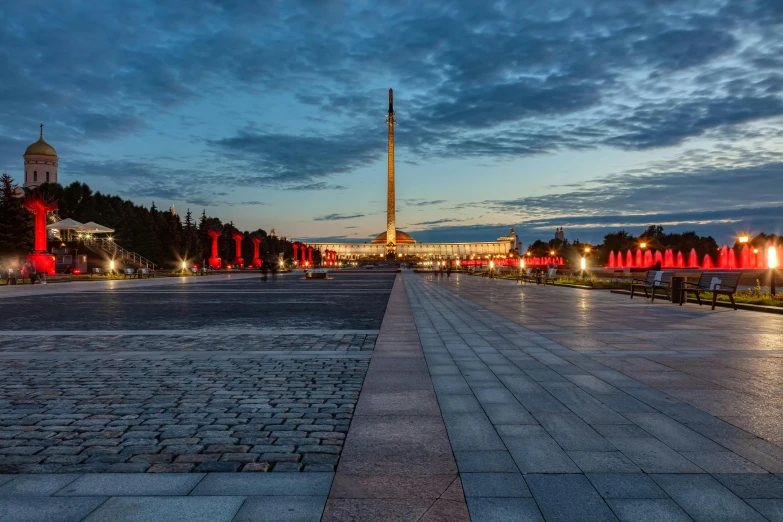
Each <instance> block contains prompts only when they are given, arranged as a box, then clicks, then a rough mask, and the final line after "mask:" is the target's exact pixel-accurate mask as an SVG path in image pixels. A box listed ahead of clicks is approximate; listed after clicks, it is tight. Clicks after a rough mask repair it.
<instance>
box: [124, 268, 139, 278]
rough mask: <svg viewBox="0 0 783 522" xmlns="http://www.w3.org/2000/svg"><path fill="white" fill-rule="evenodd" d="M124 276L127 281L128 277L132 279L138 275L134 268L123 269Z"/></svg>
mask: <svg viewBox="0 0 783 522" xmlns="http://www.w3.org/2000/svg"><path fill="white" fill-rule="evenodd" d="M122 275H123V279H127V278H128V277H130V278H132V277H133V276H134V275H136V270H135V269H133V268H123V269H122Z"/></svg>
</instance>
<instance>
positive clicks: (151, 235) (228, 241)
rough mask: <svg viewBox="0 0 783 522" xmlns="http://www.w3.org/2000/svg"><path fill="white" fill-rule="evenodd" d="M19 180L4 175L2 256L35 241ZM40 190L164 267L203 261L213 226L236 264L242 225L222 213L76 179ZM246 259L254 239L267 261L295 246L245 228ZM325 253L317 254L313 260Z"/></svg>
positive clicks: (63, 213)
mask: <svg viewBox="0 0 783 522" xmlns="http://www.w3.org/2000/svg"><path fill="white" fill-rule="evenodd" d="M14 189H15V185H14V180H13V178H11V176H9V175H7V174H3V175H2V177H0V258H2V257H16V256H21V255H25V254H27V253H29V252H30V250H31V248H32V244H33V221H32V213H31V212H29V211H28V210H26V209H25V208H24V207H23V206H22V201H21V199H19V198H16V197H14ZM39 190H41V191H42V192H44V193H45V194H46V195H47V196H48V197H50V198H54V199H56V200H57V203H58V209H59V210H58V215H59V217H60V218H61V219H66V218H72V219H75V220H76V221H79V222H82V223H86V222H88V221H94V222H96V223H100V224H101V225H104V226H107V227H109V228H113V229H114V230H115V231H114V233H113V237H114V240H115V241H116V242H117V243H118V244H119V245H121V246H122V247H123V248H124V249H126V250H129V251H131V252H135V253H137V254H139V255H141V256H144V257H146V258H147V259H149V260H150V261H152V262H153V263H155V264H157V265H158V266H160V267H162V268H169V267H170V268H176V267H179V266H180V265H181V263H182V261H183V260H184V261H188V262H189V263H202V262H203V261H204V260H205V259H207V258H209V257H210V256H211V255H212V240H211V239H210V237H209V235H208V232H209V230H220V231H222V234H221V236H220V237H219V238H218V255H219V256H220V258H221V259H223V261H224V262H231V261H232V260H233V259H234V257H235V255H236V247H235V243H234V240H233V239H232V237H231V236H233V235H234V233H235V232H237V231H238V229H237V228H236V227H235V226H234V224H233V223H232V222H229V223H223V222H222V221H221V220H220V219H219V218H217V217H210V216H207V214H206V211H202V214H201V217H200V219H198V222H196V219H194V217H193V215H192V213H191V211H190V209H188V210H187V212H186V213H185V219H184V221H183V220H182V219H181V218H180V216H179V215H178V214H176V213H174V212H172V211H170V210H159V209H158V208H157V207H156V206H155V204H154V203H153V204H152V207H150V208H146V207H144V206H141V205H136V204H134V203H133V202H131V201H128V200H125V199H122V198H120V197H118V196H112V195H108V194H102V193H101V192H93V191H92V190H91V189H90V187H89V186H87V184H86V183H79V182H73V183H71V184H70V185H68V186H67V187H62V186H61V185H59V184H56V183H48V184H44V185H41V186H40V187H39ZM242 234H243V236H244V239H243V241H242V258H243V259H244V260H245V264H250V262H251V261H252V260H253V244H252V242H251V240H252V238H254V237H258V238H259V239H261V244H260V245H259V257H260V258H261V259H262V260H266V261H267V262H270V263H272V262H277V259H278V255H279V254H280V253H282V254H283V257H284V259H287V260H290V259H291V257H292V256H293V248H292V244H291V242H290V241H288V240H286V239H285V238H280V237H277V236H270V235H269V234H267V232H266V231H265V230H263V229H260V228H259V229H256V230H253V231H244V232H242ZM319 259H320V258H319V255H318V253H317V252H314V253H313V261H315V262H318V260H319Z"/></svg>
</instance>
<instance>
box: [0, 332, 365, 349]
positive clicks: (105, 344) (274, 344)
mask: <svg viewBox="0 0 783 522" xmlns="http://www.w3.org/2000/svg"><path fill="white" fill-rule="evenodd" d="M31 334H32V335H28V336H18V335H14V336H9V335H7V334H6V335H4V334H3V333H0V352H18V353H25V354H29V353H35V352H49V353H57V354H62V353H67V352H83V351H87V352H101V353H105V352H155V353H165V352H189V351H217V352H246V351H275V350H285V351H288V350H294V351H303V350H304V351H310V352H312V351H362V350H364V351H372V349H373V346H374V345H375V341H376V339H377V338H378V335H377V334H353V333H342V332H341V331H337V332H335V333H312V334H305V335H302V334H254V335H253V334H229V335H226V334H219V333H214V334H197V335H192V334H183V333H175V334H171V333H166V334H160V333H158V334H156V335H139V334H133V333H116V334H112V335H89V336H85V335H84V334H83V333H80V334H77V335H61V334H60V335H41V333H40V332H31Z"/></svg>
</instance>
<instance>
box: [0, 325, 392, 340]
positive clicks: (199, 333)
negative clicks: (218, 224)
mask: <svg viewBox="0 0 783 522" xmlns="http://www.w3.org/2000/svg"><path fill="white" fill-rule="evenodd" d="M378 332H380V330H351V329H348V330H314V329H310V328H302V329H297V328H209V329H193V330H6V331H4V332H0V339H1V338H3V337H35V336H37V337H63V336H69V335H75V336H79V337H87V336H105V335H145V336H156V335H185V336H195V337H209V336H213V335H341V334H342V335H377V334H378Z"/></svg>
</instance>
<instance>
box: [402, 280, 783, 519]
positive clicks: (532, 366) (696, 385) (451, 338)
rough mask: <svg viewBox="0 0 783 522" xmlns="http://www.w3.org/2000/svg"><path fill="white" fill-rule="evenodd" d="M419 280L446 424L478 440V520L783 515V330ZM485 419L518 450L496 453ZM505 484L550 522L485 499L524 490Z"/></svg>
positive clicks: (471, 457) (774, 320)
mask: <svg viewBox="0 0 783 522" xmlns="http://www.w3.org/2000/svg"><path fill="white" fill-rule="evenodd" d="M403 280H404V282H405V285H406V291H407V294H408V298H409V300H410V304H411V309H412V311H413V315H414V320H415V324H416V327H417V329H418V330H419V332H421V335H422V347H423V351H424V356H425V358H426V360H427V363H428V366H429V368H430V373H431V375H432V378H433V383H434V390H435V394H436V397H437V400H438V403H439V405H440V408H441V410H442V411H443V415H444V419H445V421H446V424H447V426H448V425H449V419H450V418H453V419H459V418H460V416H462V417H464V418H466V419H472V420H473V423H472V426H471V427H470V429H472V430H473V431H477V430H478V431H477V433H478V436H476V437H473V439H474V442H473V443H472V444H471V442H470V437H463V436H462V435H461V434H460V432H459V431H458V430H455V431H454V437H451V443H452V449H453V450H455V457H456V463H457V466H458V468H459V471H460V473H461V474H462V475H463V477H464V478H463V481H464V482H465V493H466V496H467V498H468V506H469V508H470V513H471V516H472V517H473V518H474V519H478V518H481V517H485V518H484V519H493V520H494V519H497V520H505V519H509V520H516V519H520V518H521V519H524V518H525V517H528V516H532V517H534V518H535V516H543V517H544V518H545V519H546V520H558V519H562V520H590V519H597V520H617V519H620V520H688V519H690V518H691V517H692V518H694V519H697V520H698V519H703V520H709V519H710V518H709V517H713V519H714V520H722V519H726V520H728V519H732V518H731V517H734V519H737V520H745V519H748V520H754V519H759V518H758V517H761V513H762V512H764V513H767V514H769V516H771V517H773V518H774V516H775V514H776V511H775V510H776V509H777V508H778V505H779V504H778V500H779V498H778V496H777V495H779V492H778V487H777V486H778V481H779V479H778V478H777V477H776V476H774V475H771V474H770V472H772V473H781V472H783V447H781V446H780V442H781V439H780V436H779V435H780V430H779V426H778V425H776V424H775V421H774V419H776V418H779V414H780V412H781V405H780V402H779V398H780V397H781V396H782V395H781V394H782V393H783V377H781V375H783V373H781V372H780V370H781V369H783V364H781V363H780V361H781V359H780V356H781V355H783V352H781V350H779V349H778V341H779V337H775V335H776V334H775V332H779V331H781V329H783V320H781V319H783V318H778V317H766V316H764V317H762V318H759V316H758V315H759V314H757V315H753V314H752V313H749V312H742V313H738V312H734V311H728V310H724V311H722V312H717V311H716V312H712V311H711V310H709V309H704V308H702V309H698V308H693V307H682V308H680V307H677V306H671V305H670V304H668V303H666V302H660V303H658V302H656V303H655V305H654V306H653V305H652V303H650V302H649V301H648V302H642V301H639V300H634V301H629V300H627V299H621V300H618V297H617V296H616V295H612V294H609V293H604V292H600V291H595V292H589V293H580V292H575V291H573V290H571V289H566V288H553V287H551V286H548V287H543V286H536V285H518V284H515V283H514V282H513V281H503V280H491V279H484V278H477V277H471V276H468V275H466V274H455V275H453V276H452V277H451V278H439V277H434V276H431V275H427V274H416V275H414V274H411V273H404V274H403ZM650 324H655V325H656V327H655V328H654V329H650V328H649V327H648V325H650ZM776 339H777V341H776ZM779 352H780V353H779ZM482 412H483V414H484V415H482ZM485 419H486V421H488V423H489V425H490V426H491V427H492V429H494V431H495V432H496V433H497V435H498V436H499V437H500V440H501V442H502V444H503V446H504V447H493V448H492V449H489V448H484V447H483V445H484V444H486V441H488V440H492V439H491V437H489V435H488V434H489V433H490V431H489V428H488V426H486V424H485ZM778 424H779V423H778ZM449 435H450V436H451V430H450V431H449ZM517 472H522V475H518V473H517ZM503 473H507V474H509V475H507V476H512V475H513V476H519V477H521V478H523V479H524V483H525V484H526V485H527V486H528V487H529V489H530V491H531V492H532V494H533V497H534V499H535V500H536V505H537V508H540V510H541V512H540V513H539V512H538V511H536V512H535V515H531V514H530V513H529V512H528V511H526V509H527V508H526V507H524V506H525V503H524V502H522V501H523V500H525V499H522V498H520V499H517V498H503V497H498V498H496V497H489V496H488V497H477V496H475V493H476V492H477V491H482V489H481V487H479V485H483V484H484V483H486V484H487V485H486V486H483V487H484V488H485V489H484V491H487V492H490V493H484V494H495V495H503V494H509V491H512V490H513V488H512V487H511V486H508V487H507V488H505V489H504V488H503V487H496V486H495V485H494V484H495V482H494V476H496V474H501V476H502V474H503ZM711 473H712V474H714V478H713V476H711V475H710V474H711ZM482 475H484V476H485V477H486V478H485V479H484V482H481V481H478V479H474V478H473V477H474V476H475V477H480V476H482ZM678 480H680V481H684V482H682V483H681V484H680V482H677V481H678ZM724 482H725V485H724V484H723V483H724ZM673 484H676V485H673ZM680 485H681V486H682V487H679V486H680ZM493 490H496V491H495V492H494V493H492V491H493ZM476 501H479V502H476ZM752 502H756V503H757V505H756V504H754V505H753V506H752V505H751V503H752ZM754 506H755V507H754ZM764 510H766V511H764ZM514 511H518V513H516V514H514V513H513V512H514ZM522 513H525V514H522ZM515 516H516V518H514V517H515ZM743 517H746V518H743Z"/></svg>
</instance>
